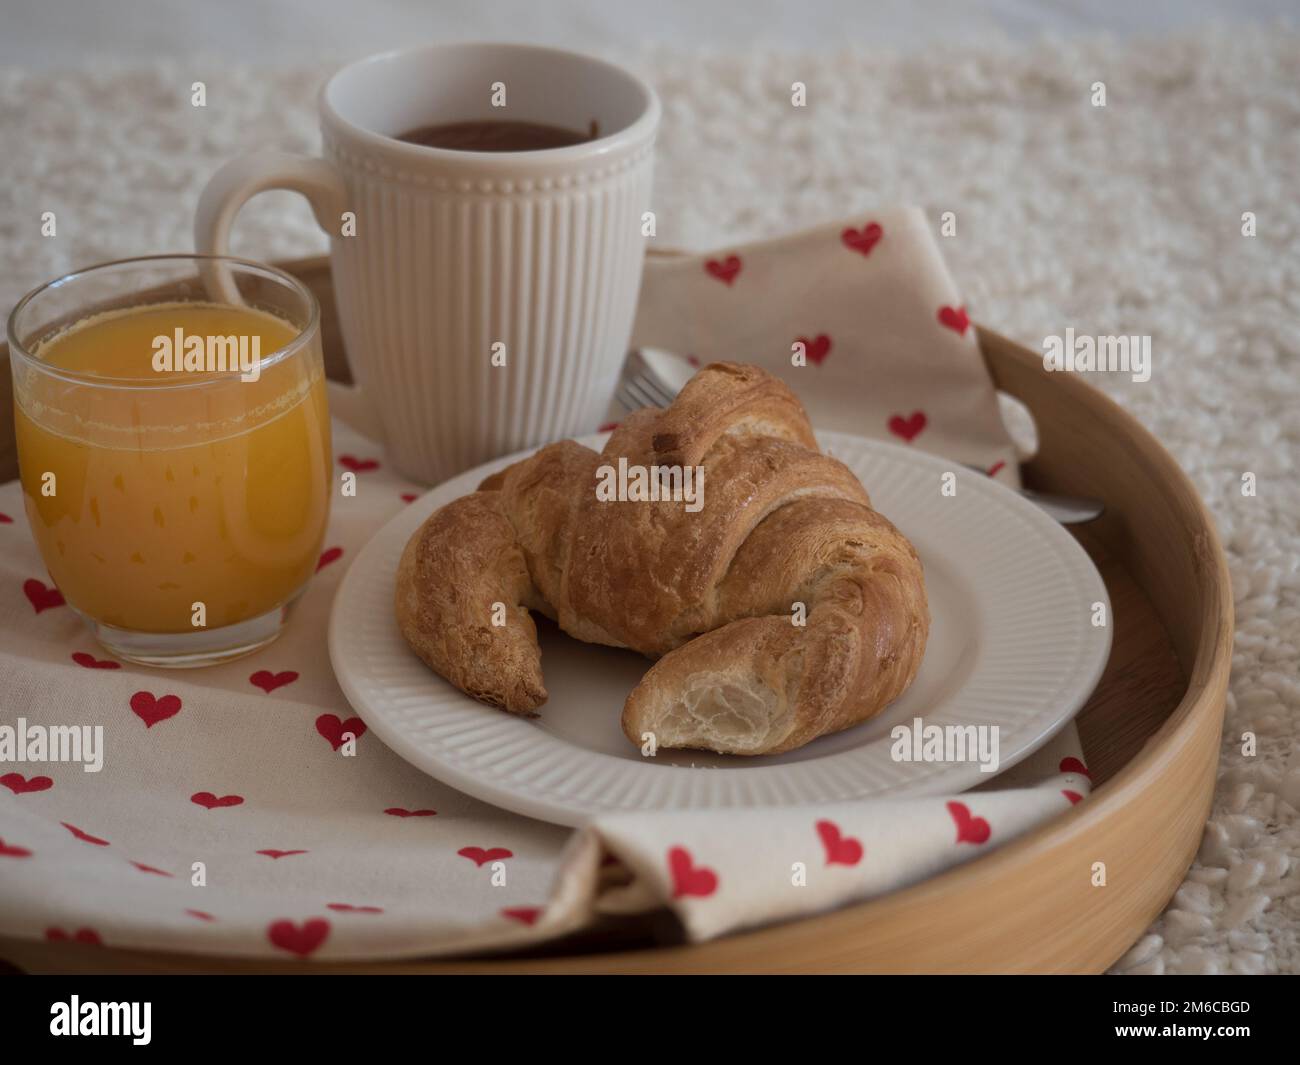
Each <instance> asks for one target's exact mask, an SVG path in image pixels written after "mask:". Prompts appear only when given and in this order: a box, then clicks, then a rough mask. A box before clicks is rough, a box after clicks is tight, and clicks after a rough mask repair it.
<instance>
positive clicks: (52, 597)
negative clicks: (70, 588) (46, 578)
mask: <svg viewBox="0 0 1300 1065" xmlns="http://www.w3.org/2000/svg"><path fill="white" fill-rule="evenodd" d="M23 595H25V596H27V601H28V602H29V603H31V604H32V608H33V609H34V610H35V611H36V613H38V614H39V613H40V612H41V611H42V610H52V609H53V608H54V607H56V606H62V605H63V593H62V592H61V591H59V590H58V589H57V588H47V587H45V584H44V582H42V581H38V580H36V579H35V578H34V577H33V578H32V579H30V580H25V581H23Z"/></svg>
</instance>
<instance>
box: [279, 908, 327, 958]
mask: <svg viewBox="0 0 1300 1065" xmlns="http://www.w3.org/2000/svg"><path fill="white" fill-rule="evenodd" d="M329 934H330V923H329V921H327V920H325V918H324V917H313V918H311V919H310V920H307V921H303V923H302V924H301V925H297V924H294V923H293V922H292V921H288V920H284V921H272V922H271V924H270V925H269V926H268V927H267V929H266V938H267V939H269V940H270V941H271V945H272V946H276V947H279V948H280V949H281V950H287V951H288V952H289V953H290V954H297V955H298V957H300V958H305V957H307V955H309V954H312V953H314V952H315V951H316V950H318V949H319V948H320V945H321V944H322V943H324V942H325V939H326V937H327V936H328V935H329Z"/></svg>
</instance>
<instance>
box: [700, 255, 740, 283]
mask: <svg viewBox="0 0 1300 1065" xmlns="http://www.w3.org/2000/svg"><path fill="white" fill-rule="evenodd" d="M704 269H706V270H707V271H708V272H709V274H710V275H711V276H713V277H716V278H717V279H718V280H719V281H721V282H722V283H723V284H724V285H730V284H731V283H732V282H733V281H735V280H736V278H737V276H739V274H740V256H739V255H728V256H727V257H726V258H725V259H722V260H718V259H710V260H709V261H708V262H707V263H705V264H704Z"/></svg>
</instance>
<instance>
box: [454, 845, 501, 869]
mask: <svg viewBox="0 0 1300 1065" xmlns="http://www.w3.org/2000/svg"><path fill="white" fill-rule="evenodd" d="M456 853H457V854H459V855H460V856H461V857H462V858H468V859H469V860H470V861H471V862H473V863H474V864H475V865H477V866H479V868H482V867H483V866H484V865H485V864H486V863H488V862H499V861H501V860H502V859H503V858H513V857H514V856H515V855H514V852H513V851H508V850H506V849H505V847H493V848H492V849H491V850H486V851H485V850H484V849H483V848H482V847H461V849H460V850H458V851H457V852H456Z"/></svg>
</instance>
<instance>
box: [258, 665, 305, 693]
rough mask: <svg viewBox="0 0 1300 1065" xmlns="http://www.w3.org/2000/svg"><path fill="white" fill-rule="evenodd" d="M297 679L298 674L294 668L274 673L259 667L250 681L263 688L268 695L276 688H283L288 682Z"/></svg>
mask: <svg viewBox="0 0 1300 1065" xmlns="http://www.w3.org/2000/svg"><path fill="white" fill-rule="evenodd" d="M297 679H298V674H297V673H295V672H294V671H293V670H292V669H286V670H284V672H282V673H272V672H271V671H270V670H269V669H259V670H258V671H257V672H256V673H254V674H253V675H252V676H251V677H249V678H248V683H249V684H252V685H254V686H255V687H258V688H261V689H262V691H264V692H266V694H267V695H270V694H271V693H272V692H273V691H275V689H276V688H283V687H284V686H285V685H286V684H292V683H293V682H294V681H295V680H297Z"/></svg>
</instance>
